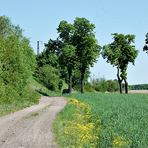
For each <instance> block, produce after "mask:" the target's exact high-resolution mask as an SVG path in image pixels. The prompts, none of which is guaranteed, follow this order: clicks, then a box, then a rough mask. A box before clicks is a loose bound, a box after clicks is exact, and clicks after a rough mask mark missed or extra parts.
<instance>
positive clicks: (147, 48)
mask: <svg viewBox="0 0 148 148" xmlns="http://www.w3.org/2000/svg"><path fill="white" fill-rule="evenodd" d="M145 38H146V39H145V45H144V47H143V51H145V52H146V53H148V33H147V34H146V35H145Z"/></svg>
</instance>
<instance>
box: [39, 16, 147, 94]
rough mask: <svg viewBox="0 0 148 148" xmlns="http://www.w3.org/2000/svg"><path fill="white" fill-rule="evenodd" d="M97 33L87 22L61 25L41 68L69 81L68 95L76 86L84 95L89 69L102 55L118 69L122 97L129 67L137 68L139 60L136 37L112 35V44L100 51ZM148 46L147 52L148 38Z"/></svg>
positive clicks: (62, 22)
mask: <svg viewBox="0 0 148 148" xmlns="http://www.w3.org/2000/svg"><path fill="white" fill-rule="evenodd" d="M94 29H95V25H94V24H92V23H91V22H90V21H89V20H87V19H86V18H76V19H75V20H74V22H73V23H72V24H71V23H68V22H67V21H61V22H60V24H59V26H58V28H57V32H58V37H57V39H56V40H52V39H50V40H49V42H48V43H47V44H45V50H44V51H43V52H42V53H41V54H40V55H38V57H37V62H38V68H39V69H40V67H44V65H48V64H49V65H51V66H52V67H54V68H55V69H58V70H59V77H60V78H61V79H65V80H66V81H67V83H68V90H69V92H71V91H72V87H74V86H75V84H80V91H81V93H83V92H84V81H85V79H87V78H88V76H89V68H90V66H93V65H94V63H95V62H96V61H97V58H99V55H100V54H101V55H102V57H103V58H104V59H106V61H107V62H108V63H110V64H111V65H113V66H114V67H116V68H117V80H118V84H119V88H120V89H119V90H120V93H122V87H123V82H124V86H125V87H124V88H125V93H128V82H127V68H128V64H129V63H132V64H133V65H134V62H135V59H136V57H137V56H138V50H136V48H135V45H134V43H135V35H133V34H127V35H124V34H119V33H113V34H112V36H113V42H112V43H110V44H107V45H104V46H103V47H101V46H100V45H99V44H98V41H97V39H96V36H95V31H94ZM145 43H146V45H145V46H144V48H143V50H144V51H146V52H148V34H146V40H145ZM38 75H40V74H39V73H38ZM75 80H76V81H75ZM75 82H76V83H75ZM73 83H74V84H73Z"/></svg>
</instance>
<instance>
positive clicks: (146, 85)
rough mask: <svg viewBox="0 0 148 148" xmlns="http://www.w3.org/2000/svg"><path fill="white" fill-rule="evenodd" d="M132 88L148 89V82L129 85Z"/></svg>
mask: <svg viewBox="0 0 148 148" xmlns="http://www.w3.org/2000/svg"><path fill="white" fill-rule="evenodd" d="M129 89H130V90H148V84H136V85H129Z"/></svg>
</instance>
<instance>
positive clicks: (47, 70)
mask: <svg viewBox="0 0 148 148" xmlns="http://www.w3.org/2000/svg"><path fill="white" fill-rule="evenodd" d="M59 75H60V74H59V71H58V70H57V69H55V68H54V67H52V66H50V65H44V66H43V67H40V68H39V69H38V73H37V78H38V80H39V81H40V82H41V83H42V84H44V85H45V86H46V87H47V88H48V89H50V90H52V91H58V90H59V88H60V89H61V88H62V86H61V85H62V82H61V80H60V78H59Z"/></svg>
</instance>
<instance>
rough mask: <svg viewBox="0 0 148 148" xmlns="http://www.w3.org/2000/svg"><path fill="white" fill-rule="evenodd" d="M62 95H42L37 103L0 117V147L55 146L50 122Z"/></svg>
mask: <svg viewBox="0 0 148 148" xmlns="http://www.w3.org/2000/svg"><path fill="white" fill-rule="evenodd" d="M65 105H66V101H65V99H64V98H63V97H52V98H50V97H42V98H41V100H40V103H39V104H38V105H34V106H31V107H29V108H26V109H24V110H21V111H18V112H15V113H13V114H10V115H6V116H3V117H0V148H56V147H57V145H56V143H55V141H54V138H53V133H52V129H51V128H52V122H53V120H54V119H55V116H56V114H57V113H58V112H59V111H60V110H61V109H63V108H64V106H65Z"/></svg>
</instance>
